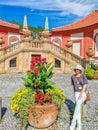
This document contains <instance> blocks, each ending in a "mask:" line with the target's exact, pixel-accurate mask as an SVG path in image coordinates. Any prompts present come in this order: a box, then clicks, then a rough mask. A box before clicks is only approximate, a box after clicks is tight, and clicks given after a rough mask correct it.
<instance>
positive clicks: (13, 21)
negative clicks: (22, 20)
mask: <svg viewBox="0 0 98 130" xmlns="http://www.w3.org/2000/svg"><path fill="white" fill-rule="evenodd" d="M10 23H13V24H17V25H20V24H19V23H18V22H17V21H16V20H12V21H10Z"/></svg>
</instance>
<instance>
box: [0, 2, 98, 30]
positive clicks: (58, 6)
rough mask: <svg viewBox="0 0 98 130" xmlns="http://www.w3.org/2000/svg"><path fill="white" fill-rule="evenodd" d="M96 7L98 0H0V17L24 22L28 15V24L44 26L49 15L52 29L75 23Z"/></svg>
mask: <svg viewBox="0 0 98 130" xmlns="http://www.w3.org/2000/svg"><path fill="white" fill-rule="evenodd" d="M95 9H98V0H0V19H1V20H6V21H8V22H9V21H12V20H16V21H17V22H19V23H20V24H23V18H24V15H26V16H27V21H28V25H32V26H34V27H37V26H42V27H44V23H45V18H46V17H48V20H49V29H52V28H55V27H59V26H64V25H67V24H70V23H73V22H75V21H77V20H79V19H81V18H83V17H85V16H86V15H87V14H89V13H91V12H92V11H93V10H95Z"/></svg>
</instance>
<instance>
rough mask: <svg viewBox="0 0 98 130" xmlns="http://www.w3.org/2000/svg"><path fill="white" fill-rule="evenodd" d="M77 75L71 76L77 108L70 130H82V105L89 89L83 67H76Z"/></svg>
mask: <svg viewBox="0 0 98 130" xmlns="http://www.w3.org/2000/svg"><path fill="white" fill-rule="evenodd" d="M74 72H75V74H74V75H72V76H71V82H72V85H73V88H74V92H75V100H76V106H75V110H74V115H73V119H72V122H71V126H70V130H74V129H75V127H76V123H77V127H76V130H81V129H82V125H81V104H82V103H83V102H84V101H85V100H86V89H87V84H88V81H87V78H86V76H85V75H84V74H82V72H83V68H82V66H81V65H76V67H75V69H74Z"/></svg>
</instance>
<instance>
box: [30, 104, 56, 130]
mask: <svg viewBox="0 0 98 130" xmlns="http://www.w3.org/2000/svg"><path fill="white" fill-rule="evenodd" d="M34 112H35V114H32V108H31V107H30V108H29V116H28V122H29V124H30V125H31V126H33V127H34V128H38V129H39V130H41V129H43V130H47V129H48V128H49V127H51V125H52V124H53V123H54V122H55V120H56V118H57V115H58V106H57V105H56V104H49V105H47V106H43V105H36V106H35V107H34Z"/></svg>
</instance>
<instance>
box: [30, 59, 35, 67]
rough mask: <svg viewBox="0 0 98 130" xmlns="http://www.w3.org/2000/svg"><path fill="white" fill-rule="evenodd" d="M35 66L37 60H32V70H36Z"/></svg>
mask: <svg viewBox="0 0 98 130" xmlns="http://www.w3.org/2000/svg"><path fill="white" fill-rule="evenodd" d="M35 65H36V61H35V60H32V61H31V65H30V68H31V69H34V68H35Z"/></svg>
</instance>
